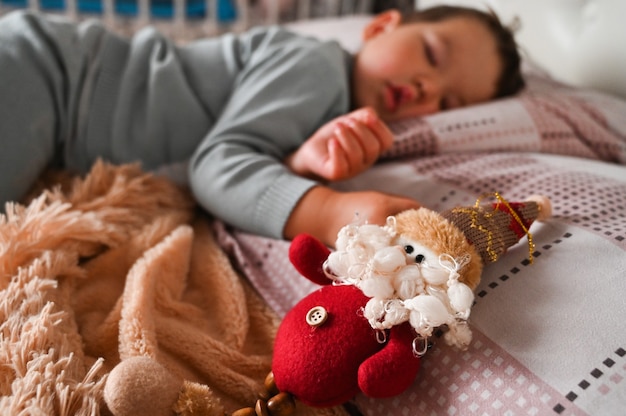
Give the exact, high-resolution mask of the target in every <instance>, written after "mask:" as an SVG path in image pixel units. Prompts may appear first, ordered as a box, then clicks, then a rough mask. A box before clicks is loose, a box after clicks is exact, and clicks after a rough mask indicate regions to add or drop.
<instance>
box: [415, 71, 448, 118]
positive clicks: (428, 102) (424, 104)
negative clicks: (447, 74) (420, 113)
mask: <svg viewBox="0 0 626 416" xmlns="http://www.w3.org/2000/svg"><path fill="white" fill-rule="evenodd" d="M417 85H418V90H419V94H418V97H419V99H418V100H417V103H418V104H419V106H420V107H421V108H423V109H424V110H425V111H427V112H428V114H430V113H435V112H437V111H439V110H441V100H442V98H443V94H442V90H443V88H442V81H441V79H440V78H439V77H437V76H429V77H423V78H422V79H420V81H418V83H417Z"/></svg>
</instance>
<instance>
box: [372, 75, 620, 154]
mask: <svg viewBox="0 0 626 416" xmlns="http://www.w3.org/2000/svg"><path fill="white" fill-rule="evenodd" d="M525 74H526V81H527V87H526V88H525V89H524V90H523V91H522V92H521V93H520V94H518V95H516V96H514V97H510V98H505V99H499V100H495V101H491V102H488V103H485V104H480V105H474V106H470V107H464V108H460V109H455V110H449V111H444V112H441V113H437V114H433V115H429V116H425V117H418V118H413V119H409V120H404V121H400V122H395V123H393V124H392V125H391V126H390V127H391V129H392V131H393V132H394V134H395V135H396V141H395V143H394V146H393V147H392V148H391V149H390V150H389V151H388V152H387V153H386V154H385V155H384V158H395V157H404V156H424V155H433V154H443V153H452V152H467V151H527V152H543V153H553V154H561V155H568V156H577V157H583V158H587V159H597V160H604V161H609V162H614V163H619V164H626V119H625V118H624V114H626V101H624V100H622V99H621V98H618V97H617V96H612V95H609V94H606V93H602V92H599V91H595V90H591V89H584V88H576V87H571V86H568V85H565V84H562V83H559V82H557V81H555V80H553V79H550V78H548V77H546V76H544V75H540V74H538V73H537V72H536V71H531V70H526V71H525Z"/></svg>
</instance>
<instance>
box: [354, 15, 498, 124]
mask: <svg viewBox="0 0 626 416" xmlns="http://www.w3.org/2000/svg"><path fill="white" fill-rule="evenodd" d="M363 38H364V44H363V48H362V49H361V51H360V52H359V53H358V54H357V55H356V58H355V63H354V69H353V78H352V90H353V93H352V100H353V106H354V107H364V106H370V107H373V108H374V109H375V110H376V111H377V112H378V114H379V116H380V117H381V118H382V119H383V120H385V121H394V120H400V119H404V118H408V117H414V116H422V115H426V114H432V113H435V112H437V111H440V110H444V109H449V108H456V107H462V106H465V105H470V104H475V103H480V102H483V101H487V100H489V99H491V98H493V97H494V96H495V93H496V84H497V81H498V78H499V75H500V72H501V70H502V69H501V68H502V64H501V60H500V57H499V55H498V52H497V49H496V41H495V39H494V38H493V36H492V34H491V33H490V32H489V31H488V29H487V28H486V27H484V26H483V25H482V24H481V23H480V22H479V21H477V20H475V19H471V18H450V19H447V20H443V21H440V22H435V23H429V22H419V23H409V24H400V15H399V14H398V13H397V12H395V11H392V12H387V13H383V14H381V15H379V16H378V17H376V18H375V19H374V20H373V21H372V22H371V23H370V24H369V25H368V27H367V28H366V29H365V31H364V34H363Z"/></svg>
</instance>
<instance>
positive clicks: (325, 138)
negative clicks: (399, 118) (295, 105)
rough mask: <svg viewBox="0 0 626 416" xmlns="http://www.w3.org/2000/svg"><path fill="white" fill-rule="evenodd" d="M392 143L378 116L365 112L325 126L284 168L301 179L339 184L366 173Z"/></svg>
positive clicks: (368, 110) (386, 128) (348, 115)
mask: <svg viewBox="0 0 626 416" xmlns="http://www.w3.org/2000/svg"><path fill="white" fill-rule="evenodd" d="M392 143H393V135H392V133H391V131H389V128H388V127H387V126H386V125H385V123H383V122H382V121H381V120H380V118H378V115H377V114H376V112H374V110H372V109H371V108H362V109H359V110H356V111H353V112H352V113H349V114H347V115H345V116H341V117H338V118H336V119H334V120H332V121H330V122H328V123H326V124H325V125H324V126H322V127H321V128H320V129H319V130H317V131H316V132H315V134H313V136H311V137H310V138H309V139H308V140H307V141H306V142H305V143H304V144H303V145H302V146H301V147H300V148H299V149H298V150H296V151H295V152H294V153H292V154H291V155H290V156H288V157H287V158H286V159H285V164H286V165H287V166H288V167H289V168H290V169H291V170H292V171H293V172H294V173H296V174H298V175H301V176H305V177H310V178H315V179H322V180H328V181H338V180H343V179H348V178H351V177H353V176H355V175H358V174H359V173H361V172H363V171H365V170H366V169H367V168H369V167H370V166H372V165H373V164H374V163H375V162H376V160H378V157H379V156H380V155H381V153H382V152H384V151H385V150H387V149H389V147H391V144H392Z"/></svg>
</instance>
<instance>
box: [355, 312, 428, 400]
mask: <svg viewBox="0 0 626 416" xmlns="http://www.w3.org/2000/svg"><path fill="white" fill-rule="evenodd" d="M415 337H416V334H415V332H414V331H413V328H412V327H411V325H409V323H404V324H402V325H397V326H394V327H393V328H391V330H390V332H389V341H388V342H387V345H385V346H384V347H383V349H381V350H380V351H379V352H377V353H376V354H374V355H372V356H371V357H370V358H368V359H367V360H365V361H364V362H363V364H361V366H360V368H359V387H360V388H361V391H363V393H365V395H367V396H369V397H377V398H383V397H392V396H395V395H398V394H400V393H402V392H403V391H404V390H406V389H407V388H408V387H409V386H410V385H411V384H412V383H413V380H414V379H415V376H416V375H417V372H418V370H419V366H420V359H419V357H417V356H416V355H415V354H414V352H413V340H414V339H415Z"/></svg>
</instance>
